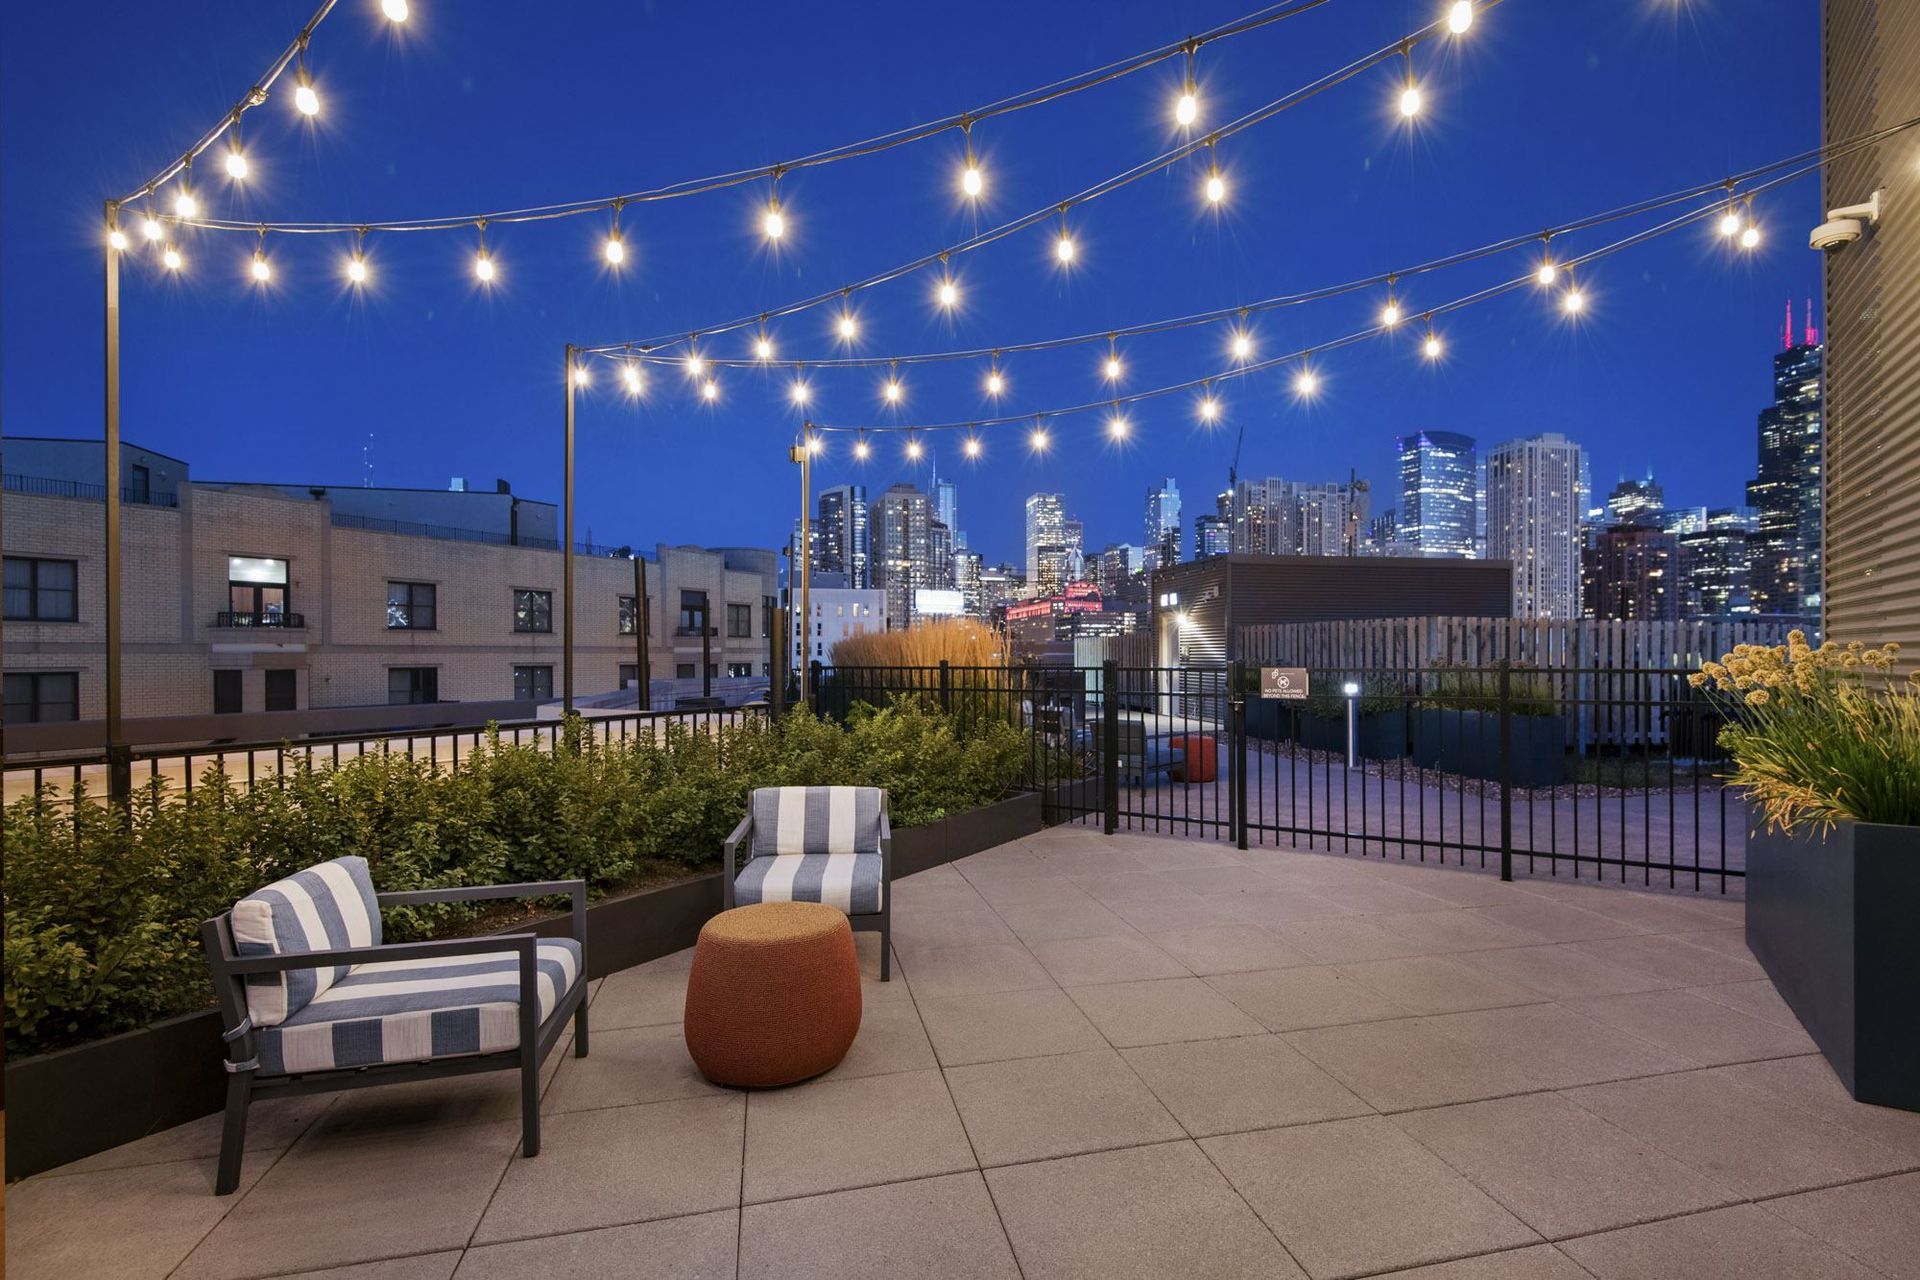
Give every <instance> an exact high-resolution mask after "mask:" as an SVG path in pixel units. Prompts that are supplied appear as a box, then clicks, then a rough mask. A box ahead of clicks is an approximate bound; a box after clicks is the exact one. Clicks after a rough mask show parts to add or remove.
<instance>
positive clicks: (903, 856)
mask: <svg viewBox="0 0 1920 1280" xmlns="http://www.w3.org/2000/svg"><path fill="white" fill-rule="evenodd" d="M1039 829H1040V796H1039V795H1038V794H1037V793H1031V794H1023V795H1017V796H1012V797H1010V798H1008V799H1006V800H1002V801H999V802H998V803H996V804H990V805H986V806H983V807H982V808H979V809H970V810H968V811H966V812H965V813H957V814H953V815H951V816H949V817H947V818H944V819H942V820H941V821H939V822H936V823H933V824H931V825H929V826H924V827H902V828H897V829H896V830H895V831H894V833H893V858H894V867H893V873H894V875H895V876H910V875H912V874H913V873H914V872H916V871H925V870H926V869H928V868H929V867H936V866H939V865H941V864H942V863H945V862H951V861H953V860H954V859H956V858H964V857H966V856H967V855H968V854H970V853H978V852H979V851H980V850H982V849H990V848H992V847H993V846H994V845H996V844H1001V843H1004V842H1005V841H1008V840H1012V839H1014V838H1016V837H1018V836H1023V835H1029V834H1031V833H1032V832H1035V831H1038V830H1039ZM719 911H720V875H719V873H718V872H708V873H707V874H705V875H700V876H694V877H693V878H691V879H688V880H683V881H681V882H680V883H679V884H671V885H667V886H665V887H664V888H659V889H647V890H644V891H642V892H639V893H629V894H622V895H620V896H618V897H612V898H603V899H601V900H600V901H599V902H596V903H594V904H593V905H592V906H590V907H588V908H587V976H588V977H589V978H604V977H605V976H606V975H608V974H610V973H617V972H619V971H620V970H622V969H630V968H632V967H633V966H634V965H637V964H644V963H646V962H647V961H649V960H656V959H658V958H659V957H661V956H664V955H670V954H672V953H673V952H675V951H678V950H680V949H681V948H683V947H690V946H692V945H693V942H694V939H695V938H697V937H699V935H700V926H701V925H703V924H705V923H706V922H707V921H708V920H709V919H711V918H712V917H713V916H715V915H717V914H718V913H719ZM533 930H534V932H536V933H539V934H541V935H543V936H547V937H552V936H556V935H559V934H562V933H565V932H566V918H565V917H564V916H558V917H554V918H551V919H545V920H540V921H538V922H536V923H535V924H534V925H533ZM224 1056H225V1052H224V1048H223V1046H222V1044H221V1041H220V1015H219V1014H218V1013H217V1012H216V1011H214V1010H211V1009H209V1010H207V1011H206V1012H204V1013H189V1014H184V1015H182V1016H180V1017H177V1018H168V1019H167V1020H165V1021H164V1022H156V1023H154V1024H153V1025H152V1026H150V1027H143V1028H141V1029H140V1030H138V1031H128V1032H125V1033H123V1034H121V1035H117V1036H110V1037H108V1038H107V1039H104V1040H95V1041H93V1042H91V1043H89V1044H82V1045H75V1046H74V1047H72V1048H71V1049H60V1050H56V1051H55V1052H53V1053H43V1054H37V1055H35V1056H34V1057H31V1058H22V1059H20V1060H19V1061H17V1062H9V1063H7V1069H6V1086H7V1090H6V1096H7V1101H8V1104H9V1105H8V1107H7V1143H6V1151H7V1177H8V1178H9V1179H13V1178H24V1177H27V1176H28V1175H30V1174H35V1173H39V1172H41V1171H43V1170H46V1169H51V1168H54V1167H56V1166H58V1165H63V1164H66V1163H68V1162H69V1161H73V1160H79V1159H81V1158H82V1157H85V1156H90V1155H93V1154H94V1153H95V1152H99V1151H105V1150H107V1149H108V1148H109V1147H117V1146H119V1145H120V1144H121V1143H123V1142H132V1141H133V1140H134V1139H136V1138H142V1137H145V1136H146V1135H147V1134H150V1133H157V1132H159V1131H160V1130H162V1129H170V1128H172V1127H173V1126H174V1125H177V1124H185V1123H186V1122H187V1121H189V1120H197V1119H199V1118H200V1117H201V1116H205V1115H211V1114H213V1113H214V1112H216V1111H218V1110H220V1107H221V1104H222V1101H223V1100H224V1098H225V1096H226V1087H227V1077H226V1073H225V1072H224V1071H222V1070H221V1069H220V1061H221V1059H222V1058H223V1057H224Z"/></svg>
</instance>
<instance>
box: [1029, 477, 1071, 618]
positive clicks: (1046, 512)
mask: <svg viewBox="0 0 1920 1280" xmlns="http://www.w3.org/2000/svg"><path fill="white" fill-rule="evenodd" d="M1067 555H1068V551H1067V512H1066V499H1065V498H1063V497H1062V496H1061V495H1060V494H1057V493H1036V494H1034V495H1033V496H1032V497H1030V498H1028V499H1027V594H1028V595H1030V596H1052V595H1059V594H1060V592H1061V591H1062V590H1064V589H1065V587H1066V585H1067Z"/></svg>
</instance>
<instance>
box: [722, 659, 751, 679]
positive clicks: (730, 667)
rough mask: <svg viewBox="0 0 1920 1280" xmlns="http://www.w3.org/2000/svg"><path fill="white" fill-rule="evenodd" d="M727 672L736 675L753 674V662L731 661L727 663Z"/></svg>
mask: <svg viewBox="0 0 1920 1280" xmlns="http://www.w3.org/2000/svg"><path fill="white" fill-rule="evenodd" d="M727 674H728V675H730V676H735V677H738V676H750V675H752V674H753V664H752V663H751V662H729V663H728V664H727Z"/></svg>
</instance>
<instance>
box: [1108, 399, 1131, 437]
mask: <svg viewBox="0 0 1920 1280" xmlns="http://www.w3.org/2000/svg"><path fill="white" fill-rule="evenodd" d="M1132 430H1133V425H1132V424H1131V423H1129V422H1128V421H1127V416H1126V415H1125V414H1124V413H1121V412H1120V406H1119V404H1117V403H1116V404H1115V405H1114V406H1113V413H1112V415H1111V416H1109V417H1108V418H1107V435H1108V436H1109V437H1110V438H1111V439H1113V441H1114V442H1115V443H1118V442H1119V441H1122V440H1125V439H1126V438H1127V433H1128V432H1130V431H1132Z"/></svg>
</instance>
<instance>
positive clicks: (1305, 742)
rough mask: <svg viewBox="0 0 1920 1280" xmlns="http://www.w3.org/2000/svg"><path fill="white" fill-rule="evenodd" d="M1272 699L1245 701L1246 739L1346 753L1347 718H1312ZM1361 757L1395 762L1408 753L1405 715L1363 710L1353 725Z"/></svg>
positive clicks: (1401, 711) (1295, 705)
mask: <svg viewBox="0 0 1920 1280" xmlns="http://www.w3.org/2000/svg"><path fill="white" fill-rule="evenodd" d="M1298 706H1299V704H1298V703H1296V704H1294V707H1293V708H1290V707H1289V706H1288V705H1287V704H1286V703H1284V702H1281V701H1279V700H1278V699H1275V698H1248V699H1247V736H1248V737H1249V738H1258V739H1260V740H1262V741H1264V742H1297V743H1299V744H1300V745H1301V746H1303V747H1305V748H1306V749H1307V750H1309V751H1330V752H1332V753H1334V754H1335V755H1342V756H1343V755H1345V754H1346V753H1347V720H1346V716H1345V715H1344V714H1343V715H1338V716H1322V715H1312V714H1309V713H1308V712H1306V711H1304V710H1296V709H1294V708H1297V707H1298ZM1354 730H1355V736H1356V738H1357V739H1358V742H1357V743H1356V745H1357V746H1358V747H1359V749H1360V755H1361V756H1362V757H1363V758H1365V759H1368V760H1398V759H1399V758H1400V757H1401V756H1404V755H1406V754H1407V713H1406V711H1405V710H1404V709H1401V708H1395V709H1394V710H1392V711H1363V712H1361V713H1360V718H1359V723H1357V724H1356V725H1355V726H1354Z"/></svg>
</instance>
